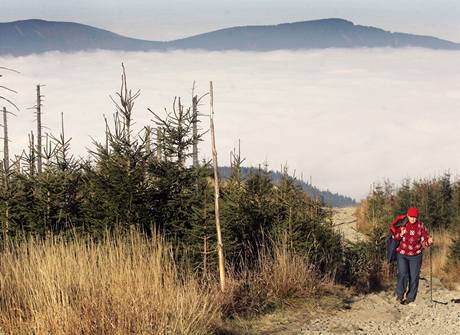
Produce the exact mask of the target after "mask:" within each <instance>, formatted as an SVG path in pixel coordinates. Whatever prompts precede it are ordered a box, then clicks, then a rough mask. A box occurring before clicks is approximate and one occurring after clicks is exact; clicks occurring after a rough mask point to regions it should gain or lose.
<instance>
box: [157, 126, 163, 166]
mask: <svg viewBox="0 0 460 335" xmlns="http://www.w3.org/2000/svg"><path fill="white" fill-rule="evenodd" d="M162 146H163V132H162V130H161V127H158V128H157V150H156V153H157V161H158V162H160V161H161V156H162Z"/></svg>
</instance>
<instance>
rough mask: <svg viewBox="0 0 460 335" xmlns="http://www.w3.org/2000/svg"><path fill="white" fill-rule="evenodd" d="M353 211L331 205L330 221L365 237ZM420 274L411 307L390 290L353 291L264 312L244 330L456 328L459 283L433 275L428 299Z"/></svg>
mask: <svg viewBox="0 0 460 335" xmlns="http://www.w3.org/2000/svg"><path fill="white" fill-rule="evenodd" d="M354 211H355V210H354V208H353V207H348V208H335V209H334V216H333V222H334V226H336V227H337V229H339V230H340V231H341V232H342V233H343V234H344V236H345V238H347V239H349V240H351V241H356V240H359V239H362V238H364V236H363V235H362V234H360V233H359V232H357V231H356V219H355V216H354ZM427 256H428V255H427ZM427 261H429V259H428V258H427V257H426V258H425V260H424V262H427ZM421 277H422V279H421V280H420V284H419V291H418V296H417V299H416V306H415V307H412V306H406V305H401V304H400V303H399V301H396V299H395V297H394V296H393V294H392V292H380V293H375V294H368V295H361V296H354V297H352V298H351V299H350V301H348V302H347V303H346V304H345V305H344V304H343V303H340V304H336V305H335V307H333V308H329V309H328V308H327V307H326V308H321V307H320V308H316V309H315V308H313V309H312V308H308V311H307V310H305V309H302V308H295V309H294V310H293V311H291V312H288V313H285V314H283V315H281V316H280V315H269V316H266V317H265V319H268V321H267V320H265V326H264V327H259V328H258V329H257V331H256V332H251V331H249V332H247V334H251V335H252V334H264V335H281V334H282V335H294V334H300V335H307V334H312V335H313V334H314V335H319V334H321V335H338V334H367V335H374V334H376V335H393V334H398V335H406V334H407V335H409V334H411V335H413V334H415V335H418V334H421V335H422V334H423V335H431V334H433V335H438V334H440V335H454V334H460V289H457V290H453V291H452V290H448V289H446V288H445V287H443V285H442V284H441V282H440V281H439V280H438V279H436V278H433V300H434V301H435V302H432V301H431V296H430V283H429V273H424V272H422V273H421ZM426 278H428V279H426ZM395 280H396V278H395ZM436 301H438V302H442V303H446V304H441V303H437V302H436ZM338 306H340V307H338ZM326 311H329V312H326ZM331 311H332V312H331ZM244 334H246V333H244Z"/></svg>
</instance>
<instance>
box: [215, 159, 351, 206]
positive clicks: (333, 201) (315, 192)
mask: <svg viewBox="0 0 460 335" xmlns="http://www.w3.org/2000/svg"><path fill="white" fill-rule="evenodd" d="M231 172H232V170H231V168H230V167H228V166H222V167H219V174H220V176H221V177H222V178H224V179H227V178H228V177H230V175H231ZM258 172H259V169H258V168H254V167H242V168H241V176H242V177H243V178H247V177H248V176H249V175H251V174H254V173H258ZM282 177H283V173H281V172H279V171H270V178H271V180H272V181H273V182H274V183H275V184H276V183H278V182H279V181H280V180H281V178H282ZM297 182H298V184H299V186H300V187H301V188H302V190H304V191H305V192H306V193H307V194H309V195H310V196H311V197H313V198H319V199H321V200H322V201H323V202H324V203H325V204H326V205H328V206H331V207H347V206H354V205H356V201H355V200H354V199H353V198H351V197H348V196H345V195H342V194H338V193H332V192H331V191H329V190H326V191H324V190H320V189H318V188H317V187H315V186H313V185H311V184H309V183H305V182H304V181H302V180H297Z"/></svg>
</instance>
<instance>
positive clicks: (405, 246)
mask: <svg viewBox="0 0 460 335" xmlns="http://www.w3.org/2000/svg"><path fill="white" fill-rule="evenodd" d="M402 228H403V227H397V228H395V229H394V230H393V229H392V232H393V238H394V239H395V240H398V241H401V242H400V243H399V246H398V248H397V249H396V252H397V253H399V254H401V255H407V256H415V255H418V254H420V253H421V252H422V251H423V249H425V248H426V247H428V238H429V237H430V235H428V231H427V230H426V227H425V225H424V224H423V223H422V222H420V221H416V222H415V223H410V222H407V223H406V225H405V228H406V233H405V234H404V236H401V229H402Z"/></svg>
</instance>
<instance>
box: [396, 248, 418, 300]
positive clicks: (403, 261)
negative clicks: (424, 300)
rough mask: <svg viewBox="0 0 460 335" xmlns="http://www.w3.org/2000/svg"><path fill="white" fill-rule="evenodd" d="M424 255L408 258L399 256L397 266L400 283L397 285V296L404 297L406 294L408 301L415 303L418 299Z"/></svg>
mask: <svg viewBox="0 0 460 335" xmlns="http://www.w3.org/2000/svg"><path fill="white" fill-rule="evenodd" d="M422 257H423V255H422V254H420V255H416V256H406V255H401V254H398V256H397V258H396V264H397V266H398V282H397V284H396V295H397V296H398V297H403V296H404V293H405V292H406V288H407V284H409V289H408V290H407V296H406V299H407V301H414V300H415V298H416V297H417V291H418V282H419V279H420V268H421V267H422Z"/></svg>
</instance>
